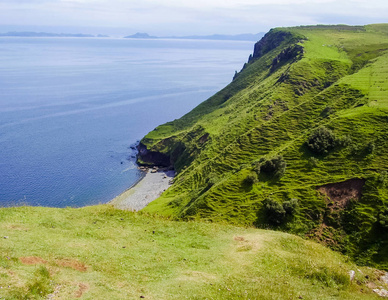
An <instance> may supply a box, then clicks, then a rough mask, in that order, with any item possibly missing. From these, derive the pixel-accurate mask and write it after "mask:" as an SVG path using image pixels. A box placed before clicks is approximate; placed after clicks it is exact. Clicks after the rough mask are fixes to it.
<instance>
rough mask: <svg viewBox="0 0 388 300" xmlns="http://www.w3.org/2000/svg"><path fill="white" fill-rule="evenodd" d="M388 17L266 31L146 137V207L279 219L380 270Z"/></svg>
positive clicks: (384, 231) (387, 251) (386, 249)
mask: <svg viewBox="0 0 388 300" xmlns="http://www.w3.org/2000/svg"><path fill="white" fill-rule="evenodd" d="M387 132H388V24H375V25H367V26H345V25H341V26H304V27H303V26H302V27H294V28H278V29H273V30H271V31H270V32H268V33H267V34H266V35H265V36H264V38H263V39H262V40H261V41H259V42H258V43H257V44H256V45H255V49H254V53H253V55H251V57H250V58H249V62H248V63H247V64H245V66H244V68H243V69H242V71H241V72H239V73H238V74H237V75H236V76H235V78H234V80H233V82H232V83H231V84H229V85H228V86H227V87H225V88H224V89H223V90H221V91H220V92H219V93H217V94H216V95H214V96H213V97H211V98H210V99H208V100H207V101H205V102H204V103H202V104H200V105H199V106H198V107H197V108H195V109H194V110H193V111H191V112H190V113H188V114H187V115H185V116H183V117H182V118H181V119H179V120H175V121H173V122H169V123H167V124H164V125H161V126H159V127H158V128H156V129H155V130H154V131H152V132H150V133H149V134H148V135H147V136H145V137H144V138H143V139H142V141H141V145H140V150H141V154H140V156H139V162H141V163H144V164H147V163H148V164H155V163H158V164H164V165H168V164H172V165H173V166H174V167H175V169H176V170H177V171H178V176H177V177H176V180H175V183H174V184H173V186H172V187H171V188H170V189H168V190H167V191H166V192H165V193H164V194H163V195H162V196H161V197H160V198H159V199H158V200H156V201H154V202H152V203H151V204H150V205H149V206H148V207H146V208H145V211H147V212H152V213H158V214H161V215H167V216H173V217H175V218H177V219H184V220H192V219H204V220H210V221H217V222H225V221H226V222H228V223H232V224H242V225H255V226H257V227H263V228H268V227H269V228H278V229H281V230H284V231H288V232H292V233H297V234H300V235H304V236H310V237H311V238H313V239H316V240H318V241H321V242H323V243H325V244H327V245H329V246H331V247H332V248H333V249H336V250H340V251H342V252H344V253H346V254H348V255H350V256H352V257H353V258H355V259H356V261H357V262H359V263H362V264H370V265H375V266H379V267H381V268H385V269H388V189H387V184H388V174H387V170H388V142H387Z"/></svg>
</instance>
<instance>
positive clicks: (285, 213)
mask: <svg viewBox="0 0 388 300" xmlns="http://www.w3.org/2000/svg"><path fill="white" fill-rule="evenodd" d="M264 208H265V215H266V217H267V220H268V223H270V224H273V225H280V224H283V223H285V222H286V221H287V220H289V219H290V218H291V217H292V216H294V215H295V213H296V212H297V211H298V210H299V201H298V199H295V198H293V199H290V200H287V201H284V202H283V204H280V203H279V202H277V201H275V200H273V199H271V198H267V199H266V200H264Z"/></svg>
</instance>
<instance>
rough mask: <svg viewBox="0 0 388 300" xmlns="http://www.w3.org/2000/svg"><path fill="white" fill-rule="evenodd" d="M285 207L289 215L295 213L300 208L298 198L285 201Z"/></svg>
mask: <svg viewBox="0 0 388 300" xmlns="http://www.w3.org/2000/svg"><path fill="white" fill-rule="evenodd" d="M283 208H284V210H285V211H286V213H287V214H289V215H294V214H295V213H296V212H297V211H298V209H299V201H298V199H295V198H292V199H290V200H288V201H284V202H283Z"/></svg>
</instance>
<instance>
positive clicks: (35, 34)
mask: <svg viewBox="0 0 388 300" xmlns="http://www.w3.org/2000/svg"><path fill="white" fill-rule="evenodd" d="M2 36H15V37H109V36H108V35H103V34H98V35H93V34H83V33H49V32H33V31H22V32H19V31H12V32H7V33H0V37H2Z"/></svg>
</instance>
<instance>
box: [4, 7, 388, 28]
mask: <svg viewBox="0 0 388 300" xmlns="http://www.w3.org/2000/svg"><path fill="white" fill-rule="evenodd" d="M387 22H388V1H387V0H369V1H367V0H239V1H237V0H189V1H187V0H136V1H135V0H0V32H7V31H47V32H57V33H60V32H64V33H91V34H98V33H102V34H109V35H113V36H114V35H117V36H120V35H130V34H134V33H136V32H147V33H149V34H150V35H156V36H167V35H175V36H183V35H192V34H198V35H208V34H215V33H218V34H240V33H258V32H266V31H268V30H269V29H271V28H274V27H283V26H297V25H314V24H349V25H364V24H371V23H387Z"/></svg>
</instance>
